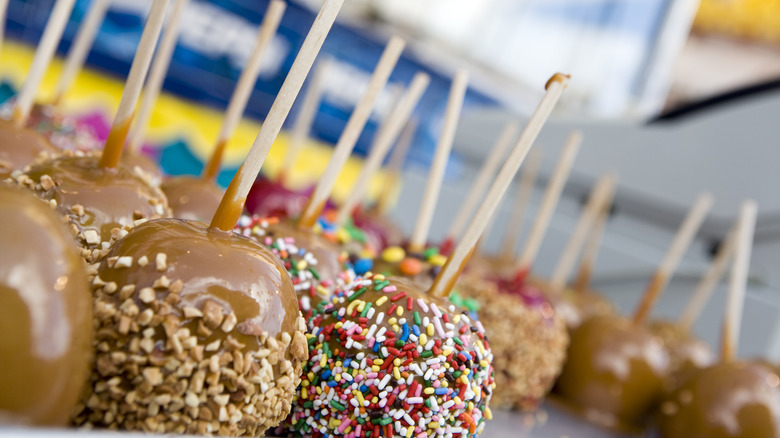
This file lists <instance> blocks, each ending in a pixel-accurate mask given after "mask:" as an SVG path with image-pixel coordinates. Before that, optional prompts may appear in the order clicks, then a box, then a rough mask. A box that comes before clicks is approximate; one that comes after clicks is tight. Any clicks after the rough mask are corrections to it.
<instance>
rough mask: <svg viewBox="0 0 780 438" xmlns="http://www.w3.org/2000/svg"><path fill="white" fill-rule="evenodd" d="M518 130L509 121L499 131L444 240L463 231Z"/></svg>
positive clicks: (516, 125)
mask: <svg viewBox="0 0 780 438" xmlns="http://www.w3.org/2000/svg"><path fill="white" fill-rule="evenodd" d="M519 130H520V127H519V125H518V124H517V123H516V122H509V123H507V124H506V126H504V129H503V131H501V134H499V136H498V139H497V140H496V142H495V143H494V144H493V149H492V150H491V151H490V154H489V155H488V156H487V158H486V159H485V161H484V163H482V167H481V168H480V170H479V173H478V174H477V177H476V179H474V182H473V183H472V185H471V189H470V190H469V193H468V195H466V199H465V200H464V201H463V203H462V204H461V206H460V210H458V213H457V214H456V215H455V218H454V219H453V221H452V223H451V224H450V229H449V230H448V231H447V234H446V235H445V240H450V239H452V240H455V239H457V238H458V237H460V235H461V233H463V230H464V229H465V228H466V225H467V224H468V222H469V220H470V219H471V217H472V215H473V213H474V210H476V209H477V202H479V198H480V197H481V196H482V195H483V193H484V192H485V189H487V187H488V184H489V183H490V178H491V177H492V176H493V175H495V174H496V170H498V165H499V164H501V160H502V159H503V158H504V157H505V156H506V153H507V151H508V150H509V147H510V146H512V140H514V139H515V138H516V137H517V133H518V131H519Z"/></svg>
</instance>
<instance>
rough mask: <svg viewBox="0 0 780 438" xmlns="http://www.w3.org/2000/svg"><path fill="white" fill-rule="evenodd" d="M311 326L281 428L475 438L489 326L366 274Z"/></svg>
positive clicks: (486, 382) (488, 383)
mask: <svg viewBox="0 0 780 438" xmlns="http://www.w3.org/2000/svg"><path fill="white" fill-rule="evenodd" d="M312 326H313V327H315V328H314V331H313V332H312V334H309V335H307V337H308V338H309V360H308V362H307V363H306V365H305V368H304V373H303V377H302V384H301V386H300V387H299V390H298V397H297V398H296V401H295V403H294V406H293V412H292V414H291V415H290V417H289V419H288V420H287V421H285V424H284V427H285V429H286V432H289V433H293V434H294V435H295V436H311V437H321V436H342V435H345V436H352V435H351V434H353V433H354V434H355V435H354V436H385V437H396V436H411V435H413V434H416V435H422V434H427V436H429V437H431V436H439V435H440V434H441V436H447V434H451V435H453V436H455V435H457V436H469V437H473V436H476V435H479V434H480V433H481V432H482V430H483V428H484V425H485V420H486V419H490V417H491V413H490V408H489V407H488V403H489V401H490V397H491V394H492V393H493V390H494V388H495V384H494V382H493V377H492V374H493V367H492V359H493V355H492V353H491V350H490V346H489V344H488V341H487V337H486V336H485V331H484V330H483V328H482V326H481V325H480V324H479V322H477V321H475V320H473V319H472V318H471V316H470V315H469V313H468V311H466V310H465V309H462V308H460V307H458V306H456V305H455V304H453V303H451V302H449V301H448V300H447V299H441V298H435V297H432V296H430V295H427V294H426V293H425V292H424V291H422V290H421V289H420V288H419V287H417V286H416V285H414V284H412V283H411V282H409V281H408V280H405V279H401V278H395V277H387V278H385V277H384V276H382V275H372V276H368V277H365V278H358V279H356V280H355V281H354V282H352V283H350V284H349V285H347V286H346V287H345V288H344V289H343V290H342V292H341V293H339V294H338V295H335V296H334V297H333V299H332V301H331V302H330V303H328V304H327V305H325V306H323V307H321V308H320V309H318V314H317V315H316V316H315V317H314V321H313V323H312ZM280 429H282V428H280ZM277 432H282V433H286V432H285V430H279V429H277ZM285 436H286V435H285Z"/></svg>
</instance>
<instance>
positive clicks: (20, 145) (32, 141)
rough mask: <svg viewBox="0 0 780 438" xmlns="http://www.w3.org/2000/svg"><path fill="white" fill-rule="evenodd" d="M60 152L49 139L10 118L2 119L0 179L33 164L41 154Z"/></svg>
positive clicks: (0, 122)
mask: <svg viewBox="0 0 780 438" xmlns="http://www.w3.org/2000/svg"><path fill="white" fill-rule="evenodd" d="M57 153H59V149H57V148H56V147H55V146H54V145H53V144H51V142H49V140H47V139H46V138H45V137H44V136H42V135H41V134H39V133H37V132H35V131H34V130H32V129H29V128H24V127H23V128H18V127H17V126H16V124H15V123H14V122H12V121H9V120H0V180H4V179H6V178H8V177H9V176H11V173H12V172H13V171H15V170H22V169H24V168H25V166H28V165H30V164H32V162H33V161H35V159H36V158H38V156H40V155H41V154H49V155H55V154H57Z"/></svg>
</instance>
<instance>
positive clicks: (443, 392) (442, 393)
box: [433, 388, 448, 395]
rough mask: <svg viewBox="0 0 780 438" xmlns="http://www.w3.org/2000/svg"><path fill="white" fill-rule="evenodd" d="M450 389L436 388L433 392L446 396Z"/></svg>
mask: <svg viewBox="0 0 780 438" xmlns="http://www.w3.org/2000/svg"><path fill="white" fill-rule="evenodd" d="M447 391H448V389H447V388H436V389H434V390H433V393H434V394H436V395H445V394H447Z"/></svg>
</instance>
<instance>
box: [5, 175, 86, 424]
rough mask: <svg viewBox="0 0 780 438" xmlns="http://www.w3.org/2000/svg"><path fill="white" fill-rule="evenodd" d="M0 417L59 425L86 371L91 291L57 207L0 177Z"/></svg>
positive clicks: (64, 420) (68, 412)
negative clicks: (1, 223)
mask: <svg viewBox="0 0 780 438" xmlns="http://www.w3.org/2000/svg"><path fill="white" fill-rule="evenodd" d="M0 217H2V218H3V225H2V226H0V247H2V251H0V358H2V359H0V424H2V423H13V424H30V425H46V426H62V425H65V424H66V423H67V422H68V418H69V414H70V412H71V410H72V409H73V407H74V406H75V404H76V400H77V399H78V396H79V393H80V391H81V389H82V387H83V386H84V383H85V381H86V379H87V375H88V373H89V369H88V366H89V358H90V355H91V339H92V298H91V296H90V290H89V284H88V283H87V276H86V274H85V272H84V266H83V262H82V260H81V258H80V257H79V255H78V250H77V249H76V247H75V245H74V244H73V239H71V237H70V233H68V230H67V229H66V228H65V226H64V225H63V224H62V223H61V221H60V218H59V217H58V216H57V214H56V213H55V212H54V211H53V210H52V209H51V208H49V207H48V206H47V205H46V204H45V203H44V202H41V201H40V200H39V199H37V198H36V197H35V196H33V195H31V194H30V193H28V192H25V191H23V190H20V189H18V188H14V187H11V186H8V185H2V184H0Z"/></svg>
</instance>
